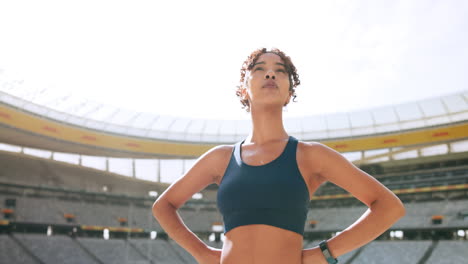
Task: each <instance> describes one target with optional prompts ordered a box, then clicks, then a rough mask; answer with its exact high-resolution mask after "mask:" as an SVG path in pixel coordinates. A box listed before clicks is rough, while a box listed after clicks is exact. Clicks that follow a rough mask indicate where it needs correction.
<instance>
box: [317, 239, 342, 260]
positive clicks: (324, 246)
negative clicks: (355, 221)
mask: <svg viewBox="0 0 468 264" xmlns="http://www.w3.org/2000/svg"><path fill="white" fill-rule="evenodd" d="M319 246H320V249H321V250H322V253H323V256H324V257H325V259H326V260H327V262H328V263H329V264H336V263H338V260H337V259H336V258H333V256H332V254H331V253H330V250H328V245H327V241H326V240H323V241H322V242H320V244H319Z"/></svg>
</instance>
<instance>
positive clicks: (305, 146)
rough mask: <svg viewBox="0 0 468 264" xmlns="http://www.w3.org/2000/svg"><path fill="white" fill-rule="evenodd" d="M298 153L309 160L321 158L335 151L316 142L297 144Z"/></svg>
mask: <svg viewBox="0 0 468 264" xmlns="http://www.w3.org/2000/svg"><path fill="white" fill-rule="evenodd" d="M297 148H298V152H300V153H301V154H302V155H303V156H305V157H307V158H311V157H314V158H315V157H321V154H324V153H326V152H329V151H334V150H333V149H331V148H330V147H328V146H326V145H324V144H322V143H320V142H316V141H310V142H305V141H298V143H297Z"/></svg>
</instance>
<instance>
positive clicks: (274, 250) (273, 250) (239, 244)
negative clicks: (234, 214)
mask: <svg viewBox="0 0 468 264" xmlns="http://www.w3.org/2000/svg"><path fill="white" fill-rule="evenodd" d="M302 244H303V239H302V236H300V235H298V234H297V233H294V232H290V231H287V230H283V229H280V228H276V227H273V226H268V225H249V226H242V227H238V228H235V229H233V230H232V231H231V232H229V233H227V234H226V236H225V240H224V244H223V249H222V250H223V252H222V258H221V264H231V263H235V264H238V263H245V264H257V263H269V264H284V263H291V264H301V263H302Z"/></svg>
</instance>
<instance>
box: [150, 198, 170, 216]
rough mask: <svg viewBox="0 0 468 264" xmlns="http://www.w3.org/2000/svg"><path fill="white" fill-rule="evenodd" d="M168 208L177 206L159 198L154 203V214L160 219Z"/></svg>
mask: <svg viewBox="0 0 468 264" xmlns="http://www.w3.org/2000/svg"><path fill="white" fill-rule="evenodd" d="M168 209H174V210H175V208H174V207H173V206H172V205H171V204H170V203H169V202H168V201H166V200H164V199H161V197H160V198H158V199H157V200H156V201H155V202H154V203H153V207H152V212H153V216H154V217H155V218H156V219H158V216H159V215H161V213H163V212H164V211H167V210H168Z"/></svg>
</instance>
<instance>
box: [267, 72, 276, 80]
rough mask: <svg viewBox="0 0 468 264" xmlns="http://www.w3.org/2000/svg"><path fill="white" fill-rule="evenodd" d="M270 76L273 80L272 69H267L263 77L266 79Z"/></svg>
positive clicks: (273, 73)
mask: <svg viewBox="0 0 468 264" xmlns="http://www.w3.org/2000/svg"><path fill="white" fill-rule="evenodd" d="M270 78H271V79H273V80H274V79H275V78H276V76H275V72H274V71H272V70H269V71H267V72H266V74H265V79H267V80H268V79H270Z"/></svg>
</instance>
